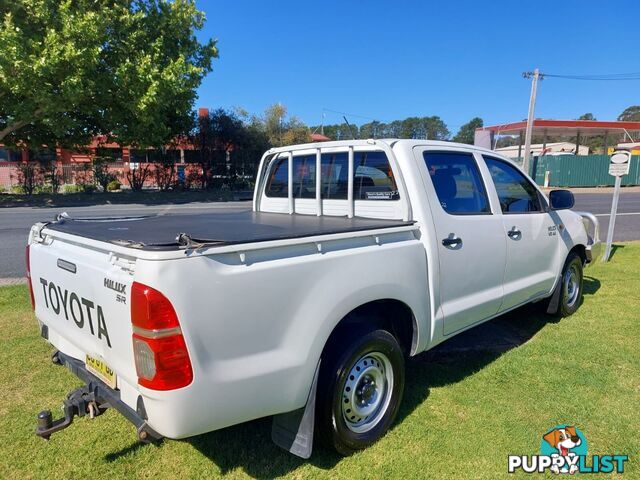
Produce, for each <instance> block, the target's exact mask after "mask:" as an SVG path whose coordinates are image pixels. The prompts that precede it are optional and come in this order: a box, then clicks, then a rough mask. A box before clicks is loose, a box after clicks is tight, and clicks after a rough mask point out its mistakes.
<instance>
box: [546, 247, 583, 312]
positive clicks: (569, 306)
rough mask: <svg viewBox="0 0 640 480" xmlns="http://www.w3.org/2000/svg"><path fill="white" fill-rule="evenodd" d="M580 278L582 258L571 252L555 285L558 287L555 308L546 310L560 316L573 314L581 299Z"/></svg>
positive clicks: (581, 274)
mask: <svg viewBox="0 0 640 480" xmlns="http://www.w3.org/2000/svg"><path fill="white" fill-rule="evenodd" d="M582 279H583V267H582V258H580V255H578V254H577V253H575V252H571V253H570V254H569V256H568V257H567V260H566V261H565V263H564V267H563V268H562V274H561V276H560V283H559V285H558V286H557V288H559V289H560V292H559V298H558V303H557V308H556V309H554V310H553V311H549V310H547V312H549V313H551V314H555V315H559V316H560V317H568V316H570V315H573V314H574V313H575V312H576V310H578V307H580V302H581V301H582Z"/></svg>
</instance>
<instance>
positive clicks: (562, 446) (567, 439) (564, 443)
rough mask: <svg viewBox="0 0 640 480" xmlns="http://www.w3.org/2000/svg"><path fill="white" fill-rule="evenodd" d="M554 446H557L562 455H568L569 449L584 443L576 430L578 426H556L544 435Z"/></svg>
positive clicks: (546, 440)
mask: <svg viewBox="0 0 640 480" xmlns="http://www.w3.org/2000/svg"><path fill="white" fill-rule="evenodd" d="M542 438H543V439H544V440H545V442H547V443H548V444H549V445H551V446H552V447H555V448H556V449H557V450H558V452H557V453H559V454H560V455H562V456H563V457H566V456H567V455H568V454H569V451H571V450H573V449H574V448H576V447H577V446H579V445H580V444H581V443H582V439H581V438H580V437H579V436H578V434H577V432H576V427H565V428H554V429H553V430H551V431H550V432H549V433H547V434H545V435H544V436H543V437H542Z"/></svg>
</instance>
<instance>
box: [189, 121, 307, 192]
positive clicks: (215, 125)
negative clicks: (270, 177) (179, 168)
mask: <svg viewBox="0 0 640 480" xmlns="http://www.w3.org/2000/svg"><path fill="white" fill-rule="evenodd" d="M273 120H274V117H272V116H271V117H269V116H268V115H265V118H260V117H256V116H252V117H249V115H248V114H247V113H246V112H245V111H243V110H238V109H236V111H226V110H223V109H218V110H212V111H210V112H209V113H208V115H206V116H204V117H201V118H199V119H198V129H197V130H196V131H194V132H193V134H192V140H193V142H194V144H195V145H196V148H197V149H198V152H197V153H196V155H195V159H196V163H197V164H198V165H199V166H200V169H201V171H202V173H201V175H199V178H198V179H197V181H196V173H195V172H193V171H191V172H189V174H188V175H187V177H186V178H185V182H184V185H183V186H184V187H185V188H194V187H195V186H197V185H200V186H201V187H202V188H211V187H221V186H222V185H223V184H227V183H230V184H231V186H233V187H237V188H240V187H241V186H242V185H245V184H246V180H247V179H246V177H247V176H255V173H256V170H257V166H258V163H259V162H260V158H261V157H262V154H263V153H264V152H265V151H266V150H268V149H269V148H271V146H273V144H271V143H270V140H269V138H270V133H269V128H275V127H274V125H276V124H277V122H274V121H273ZM269 124H271V127H269V126H268V125H269ZM287 125H288V127H287V130H286V131H284V132H283V140H284V141H288V142H290V143H300V141H305V142H306V141H309V140H310V138H309V133H308V128H307V127H306V126H304V125H303V124H302V123H301V122H299V121H298V120H295V119H290V120H289V121H288V122H287ZM278 135H279V134H277V132H276V131H275V130H272V131H271V137H272V138H276V139H277V136H278Z"/></svg>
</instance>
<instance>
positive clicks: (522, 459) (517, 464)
mask: <svg viewBox="0 0 640 480" xmlns="http://www.w3.org/2000/svg"><path fill="white" fill-rule="evenodd" d="M508 458H509V460H508V462H509V466H508V471H509V473H515V472H516V471H518V470H522V471H523V472H525V473H544V472H546V471H550V472H552V473H556V474H565V473H567V474H570V475H573V474H575V473H613V472H615V473H624V466H625V462H627V461H628V460H629V456H628V455H592V456H591V457H588V456H587V439H586V437H585V436H584V434H583V433H582V432H581V431H580V429H578V428H577V427H575V426H570V425H557V426H555V427H554V428H552V429H551V430H549V431H548V432H546V433H545V434H544V435H543V436H542V443H541V444H540V455H509V457H508Z"/></svg>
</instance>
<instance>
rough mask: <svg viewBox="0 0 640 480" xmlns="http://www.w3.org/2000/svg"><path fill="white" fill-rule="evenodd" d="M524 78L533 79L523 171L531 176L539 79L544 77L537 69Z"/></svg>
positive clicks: (526, 74)
mask: <svg viewBox="0 0 640 480" xmlns="http://www.w3.org/2000/svg"><path fill="white" fill-rule="evenodd" d="M522 76H523V77H524V78H533V81H532V82H531V97H530V98H529V114H528V115H527V129H526V132H525V138H524V161H523V162H522V169H523V170H524V171H525V173H526V174H529V161H530V156H531V134H532V132H533V115H534V112H535V109H536V93H537V91H538V79H540V80H542V79H543V78H544V75H542V74H541V73H540V71H539V70H538V69H537V68H536V69H535V70H534V71H533V72H524V73H523V74H522Z"/></svg>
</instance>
